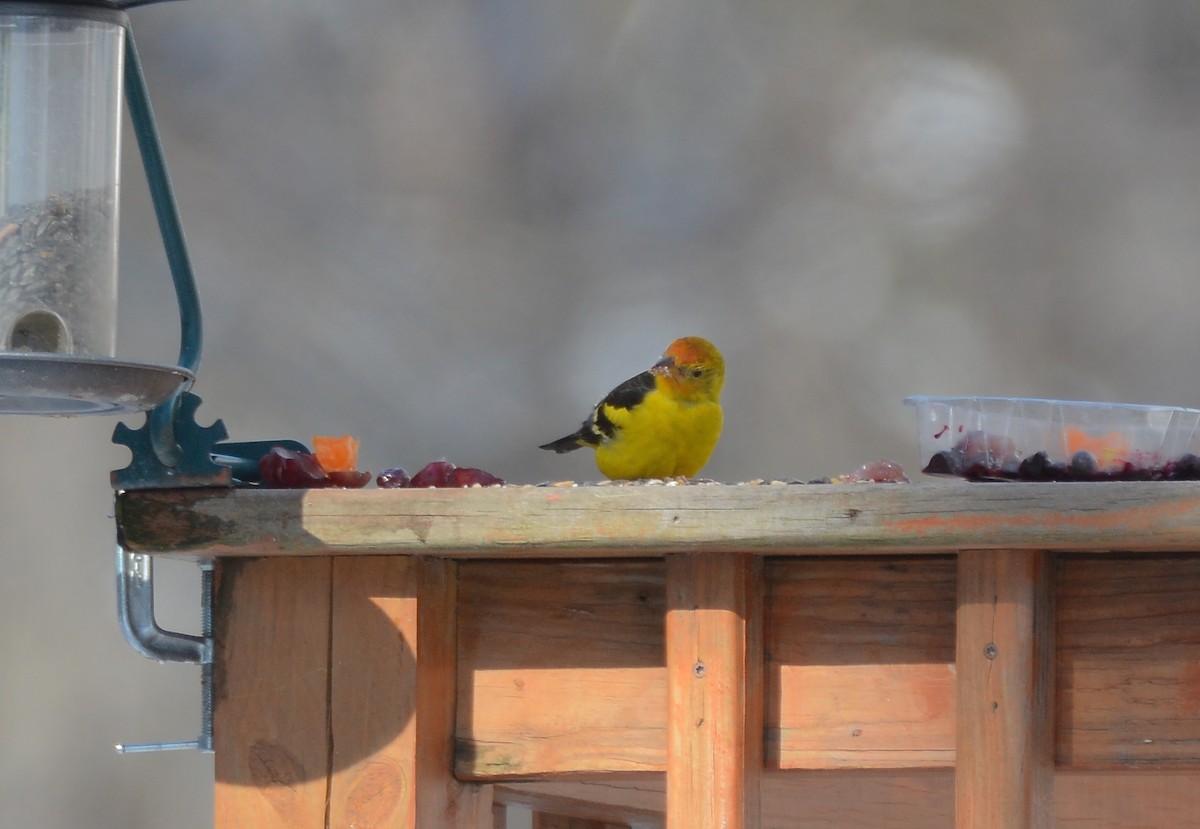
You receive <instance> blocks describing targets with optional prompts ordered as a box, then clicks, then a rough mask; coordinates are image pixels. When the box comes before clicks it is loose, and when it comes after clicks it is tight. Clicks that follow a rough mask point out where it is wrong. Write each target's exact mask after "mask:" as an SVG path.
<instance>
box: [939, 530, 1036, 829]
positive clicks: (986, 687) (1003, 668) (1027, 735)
mask: <svg viewBox="0 0 1200 829" xmlns="http://www.w3.org/2000/svg"><path fill="white" fill-rule="evenodd" d="M1053 597H1054V572H1053V567H1052V563H1051V561H1050V556H1049V555H1048V554H1047V553H1043V552H1039V551H1031V550H986V551H983V550H971V551H966V552H963V553H960V554H959V556H958V629H957V646H956V659H957V666H958V703H957V709H958V711H957V714H958V716H957V719H958V734H957V748H956V766H955V793H956V798H955V814H956V817H955V820H956V824H955V825H956V827H957V829H1051V828H1052V827H1053V825H1054V811H1053V810H1054V789H1053V783H1054V723H1053V717H1054V710H1053V708H1054V699H1053V697H1054V695H1053V688H1054V678H1053V667H1054V614H1053Z"/></svg>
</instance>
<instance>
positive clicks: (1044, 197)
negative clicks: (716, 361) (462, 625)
mask: <svg viewBox="0 0 1200 829" xmlns="http://www.w3.org/2000/svg"><path fill="white" fill-rule="evenodd" d="M131 16H132V18H133V23H134V29H135V31H136V33H137V40H138V45H139V48H140V51H141V53H142V57H143V61H144V64H145V71H146V74H147V77H148V81H149V84H150V90H151V96H152V98H153V101H154V106H155V109H156V111H157V114H158V118H159V127H160V129H161V132H162V138H163V142H164V145H165V149H166V154H167V159H168V162H169V165H170V168H171V172H172V176H173V179H174V182H175V186H176V190H177V196H178V200H179V207H180V210H181V212H182V215H183V220H184V226H185V229H186V231H187V236H188V240H189V243H190V247H191V252H192V256H193V258H194V260H195V266H196V270H197V274H198V279H199V283H200V290H201V294H202V298H203V300H204V307H205V314H206V317H205V334H206V349H205V356H204V363H203V365H202V368H201V372H200V380H199V382H198V384H197V386H196V389H195V390H196V392H197V393H198V394H200V395H201V396H202V397H203V398H204V401H205V403H204V406H202V407H201V409H200V412H199V415H198V417H199V419H200V421H201V422H202V423H208V422H210V421H211V420H213V419H215V418H218V417H219V418H222V419H223V420H224V421H225V423H226V425H227V427H228V428H229V431H230V433H231V435H232V436H233V437H234V438H235V439H254V438H273V437H292V438H297V439H300V440H303V441H307V440H308V439H309V438H310V437H311V436H312V435H313V434H344V433H351V434H354V435H356V436H357V437H358V438H359V439H360V440H361V441H362V466H363V467H365V468H368V469H371V470H374V471H378V470H379V469H381V468H382V467H385V466H393V465H401V466H405V467H407V468H408V469H409V470H410V471H414V470H415V469H416V468H418V467H420V466H421V465H423V464H424V463H425V462H427V461H429V460H432V459H435V458H440V457H446V458H449V459H450V460H452V461H454V462H456V463H458V464H459V465H465V466H481V467H483V468H485V469H488V470H490V471H492V472H495V473H497V474H499V475H502V476H504V477H506V478H508V479H509V480H510V481H515V482H538V481H544V480H551V479H555V480H560V479H576V480H593V479H595V478H596V477H597V473H596V472H595V469H594V467H593V466H592V462H591V459H590V458H589V457H587V456H586V454H585V453H583V452H580V453H577V454H575V455H569V456H555V455H552V454H549V453H545V452H540V451H538V450H537V449H536V448H535V447H536V446H537V444H539V443H542V442H544V441H547V440H549V439H552V438H556V437H558V436H560V435H562V434H565V433H566V432H567V431H569V430H571V429H573V428H574V427H575V426H576V425H578V423H579V421H580V420H581V419H582V418H583V417H584V415H585V414H586V413H587V411H588V409H589V407H590V406H591V405H592V403H594V402H595V400H596V399H598V398H599V397H600V396H601V395H602V394H603V393H604V392H606V391H607V390H608V389H609V388H610V387H612V386H613V385H615V384H616V383H617V382H619V381H621V380H623V379H625V378H626V377H628V376H630V375H632V374H634V373H636V372H638V371H640V370H642V369H643V368H645V367H647V366H648V365H649V364H650V363H651V362H652V361H653V360H654V359H655V358H656V357H657V356H658V355H659V354H660V353H661V352H662V350H663V349H664V348H665V347H666V345H667V344H668V343H669V342H670V340H672V339H673V338H675V337H677V336H682V335H688V334H700V335H704V336H706V337H708V338H710V339H712V340H713V341H714V342H716V343H717V344H718V345H719V346H720V347H721V348H722V349H723V351H724V352H725V355H726V358H727V361H728V369H729V379H728V383H727V386H726V389H727V391H726V395H725V406H726V413H727V416H726V417H727V419H726V430H725V435H724V437H723V439H722V442H721V444H720V446H719V447H718V448H717V450H716V452H715V454H714V456H713V458H712V461H711V462H710V464H709V466H708V467H707V469H706V471H705V474H706V475H707V476H710V477H713V478H716V479H719V480H724V481H740V480H747V479H752V478H760V477H762V478H771V477H789V478H802V479H809V478H815V477H818V476H823V475H831V474H838V473H842V472H847V471H850V470H852V469H854V468H856V467H857V466H858V465H860V464H861V463H863V462H864V461H868V460H871V459H874V458H880V457H886V458H891V459H893V460H896V461H899V462H900V463H902V464H903V465H904V466H905V468H906V469H907V470H908V471H909V473H910V476H912V477H914V478H920V475H919V473H918V470H917V469H916V440H915V429H914V424H915V418H914V415H913V413H912V412H911V411H910V410H908V409H907V408H906V407H905V406H903V404H902V400H903V398H904V397H905V396H906V395H908V394H918V393H925V394H958V393H975V394H996V395H1030V396H1056V397H1069V398H1080V399H1096V400H1113V401H1127V402H1147V403H1167V404H1177V405H1192V406H1195V405H1198V404H1200V388H1198V386H1197V380H1198V379H1200V361H1197V359H1196V356H1195V354H1194V353H1193V351H1192V346H1193V345H1194V337H1195V330H1196V323H1197V320H1200V291H1198V290H1197V286H1196V281H1197V274H1196V263H1197V261H1200V5H1197V4H1195V3H1193V2H1187V1H1185V0H1181V1H1180V2H1167V1H1166V0H1147V1H1145V2H1140V3H1136V4H1135V3H1128V2H1124V0H1078V1H1077V2H1062V1H1061V0H1060V1H1059V2H1050V3H1045V2H1032V0H1015V1H1014V2H1007V3H992V4H962V3H954V2H949V1H948V0H942V1H938V2H935V1H934V0H929V2H900V3H886V4H880V3H856V2H846V0H833V1H830V2H809V3H797V2H791V0H788V1H787V2H784V1H783V0H749V1H748V2H746V1H745V0H743V2H736V3H735V2H732V0H621V2H603V3H595V2H590V3H561V2H557V0H507V2H498V1H497V0H436V2H433V0H409V1H408V2H395V0H342V2H337V3H331V2H315V0H291V2H282V0H242V2H235V1H234V0H189V2H182V3H175V4H168V5H164V6H160V7H151V8H145V9H138V10H135V11H134V12H132V15H131ZM126 143H127V146H126V153H125V162H124V177H123V182H124V188H123V194H122V220H123V221H122V238H121V245H122V249H121V280H122V281H121V292H122V296H121V322H120V326H121V327H120V333H119V337H118V353H119V354H120V355H121V356H125V357H129V358H131V359H144V360H151V361H157V362H173V360H174V357H175V354H176V350H177V347H178V346H177V329H176V323H175V316H176V311H175V300H174V296H173V293H172V289H171V287H170V282H169V278H168V276H167V270H166V265H165V261H164V259H163V254H162V251H161V243H160V241H159V237H158V233H157V230H156V227H155V225H154V221H153V216H152V212H151V209H150V206H149V199H148V195H147V193H146V188H145V183H144V177H143V175H142V171H141V165H140V162H139V161H138V160H137V154H136V151H135V149H134V147H133V146H132V139H131V137H130V136H127V142H126ZM140 420H141V418H140V417H139V418H136V419H133V420H132V421H131V422H132V423H133V425H140ZM114 425H115V421H114V420H112V419H108V418H98V419H87V418H82V419H73V420H72V419H57V420H56V419H40V418H20V417H9V418H5V419H4V420H3V422H2V424H0V451H2V452H3V456H4V459H5V463H4V464H3V465H2V466H0V481H2V482H3V483H2V485H0V495H2V496H3V498H2V500H0V510H2V513H0V515H2V520H0V556H2V557H3V561H4V564H5V566H4V576H3V578H2V579H0V625H2V628H0V630H2V631H3V633H2V634H0V659H2V661H3V669H2V671H0V746H2V748H0V825H3V826H14V827H15V826H46V827H74V826H87V827H97V828H101V827H202V826H206V825H209V824H210V823H211V820H212V814H211V809H212V807H211V787H212V762H211V759H210V758H208V757H204V756H200V755H196V754H192V753H175V754H166V755H157V756H133V757H117V756H114V755H113V753H112V749H111V746H112V744H113V743H114V742H120V741H139V740H159V739H181V738H190V737H192V736H194V735H195V733H196V730H197V728H198V723H199V720H198V706H199V692H198V687H197V685H198V672H197V670H196V669H194V668H186V667H178V666H167V667H164V666H159V665H155V664H153V663H151V662H149V661H147V660H144V659H142V658H141V657H139V656H137V655H135V654H134V653H133V652H132V651H131V650H130V649H129V648H128V647H127V646H126V645H125V644H124V642H123V641H122V640H121V638H120V635H119V633H118V630H117V626H116V622H115V611H114V597H113V586H112V584H113V577H112V546H113V523H112V519H111V517H110V515H109V512H110V509H111V502H112V493H111V491H110V490H109V487H108V478H107V475H108V471H109V470H110V469H113V468H116V467H119V466H123V465H124V464H125V461H126V458H127V452H126V451H125V450H124V449H122V448H120V447H116V446H112V445H111V444H110V443H109V437H110V435H111V432H112V429H113V427H114ZM159 576H160V585H161V587H160V593H161V595H160V614H159V615H160V621H162V622H163V623H164V624H167V625H168V626H174V627H177V628H183V629H192V630H194V629H195V627H196V625H197V619H196V617H197V596H196V583H197V580H196V577H195V573H194V568H193V567H192V566H191V565H187V564H181V563H172V562H167V563H165V564H162V565H160V568H159Z"/></svg>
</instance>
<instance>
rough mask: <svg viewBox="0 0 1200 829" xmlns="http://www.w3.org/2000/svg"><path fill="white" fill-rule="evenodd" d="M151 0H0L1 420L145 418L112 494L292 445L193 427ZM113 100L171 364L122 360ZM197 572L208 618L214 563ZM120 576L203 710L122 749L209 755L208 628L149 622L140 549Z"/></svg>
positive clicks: (190, 322) (133, 432) (221, 475)
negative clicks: (168, 302)
mask: <svg viewBox="0 0 1200 829" xmlns="http://www.w3.org/2000/svg"><path fill="white" fill-rule="evenodd" d="M146 2H152V0H76V1H75V2H41V3H26V2H10V0H0V414H38V415H82V414H104V413H129V412H146V422H145V425H144V426H142V427H141V428H139V429H131V428H129V427H128V426H126V425H125V424H124V423H120V424H118V425H117V428H116V430H115V432H114V435H113V441H114V442H116V443H120V444H124V445H126V446H127V447H128V448H129V449H130V451H131V453H132V461H131V462H130V465H129V466H128V467H127V468H126V469H123V470H117V471H115V472H113V473H112V485H113V487H114V488H116V489H118V490H128V489H148V488H160V487H172V486H177V487H182V486H230V485H231V484H232V482H233V481H234V476H235V472H236V471H237V470H238V469H239V468H240V467H241V466H246V465H249V466H250V467H255V468H256V460H257V457H259V456H261V454H262V453H263V452H264V451H265V448H264V447H265V446H269V445H272V444H273V443H284V444H287V443H288V442H286V441H284V442H267V441H258V442H250V443H240V444H239V443H225V444H221V445H220V446H218V442H219V441H221V440H223V439H224V438H225V437H226V433H225V427H224V425H223V424H222V423H221V421H219V420H218V421H216V422H215V423H213V424H212V425H210V426H205V427H201V426H198V425H197V424H196V422H195V419H194V414H195V410H196V408H197V406H199V404H200V398H198V397H196V396H195V395H194V394H192V393H191V392H190V391H188V389H189V388H190V386H191V385H192V383H193V381H194V380H195V371H196V368H197V365H198V363H199V358H200V346H201V323H200V305H199V299H198V297H197V294H196V286H195V280H194V279H193V276H192V270H191V264H190V261H189V258H188V255H187V250H186V246H185V243H184V238H183V232H182V229H181V226H180V221H179V216H178V213H177V211H176V208H175V200H174V196H173V194H172V192H171V185H170V180H169V178H168V176H167V170H166V165H165V162H164V160H163V155H162V149H161V146H160V143H159V140H158V133H157V130H156V128H155V124H154V117H153V113H152V112H151V109H150V100H149V97H148V95H147V92H146V85H145V80H144V78H143V77H142V71H141V64H140V61H139V60H138V55H137V50H136V49H135V48H134V44H133V37H132V33H131V31H130V28H129V20H128V17H127V15H126V13H125V11H124V9H125V8H126V7H129V6H134V5H140V4H143V3H146ZM122 92H123V93H124V94H122ZM122 101H124V103H125V105H126V106H127V107H128V114H129V123H130V124H131V125H132V128H133V133H134V137H135V138H136V139H137V144H138V148H139V150H140V152H141V158H142V164H143V167H144V170H145V175H146V181H147V184H148V185H149V190H150V196H151V199H152V201H153V203H154V210H155V214H156V216H157V219H158V229H159V232H160V234H161V236H162V241H163V247H164V250H165V253H166V259H167V264H168V266H169V268H170V272H171V277H172V281H173V282H174V286H175V294H176V298H177V300H178V305H179V323H180V325H179V328H180V347H179V356H178V359H177V360H176V361H175V362H174V363H173V364H168V363H163V364H158V363H140V362H133V361H128V360H122V359H120V358H119V357H118V354H117V349H116V346H117V336H116V333H117V243H118V236H119V221H118V214H119V204H120V198H119V197H120V163H119V162H120V156H121V152H120V150H121V123H122ZM201 569H202V584H201V593H202V596H201V602H202V608H208V607H210V605H211V601H212V582H211V567H210V566H208V565H206V564H204V563H203V562H202V563H201ZM116 570H117V595H118V616H119V621H120V624H121V629H122V632H123V633H124V635H125V638H126V639H127V640H128V641H129V643H130V644H131V645H132V646H133V647H134V649H135V650H137V651H138V652H139V653H141V654H143V655H145V656H148V657H150V658H153V659H156V660H158V661H161V662H192V663H197V664H199V665H200V666H201V669H202V690H203V699H204V704H203V711H202V719H201V734H200V737H199V738H198V739H196V740H188V741H180V742H168V743H148V744H138V745H129V746H123V747H120V748H121V749H122V750H124V751H145V750H158V749H165V748H199V749H201V750H211V746H212V717H211V713H212V658H211V653H212V633H211V630H210V629H209V628H208V627H207V626H202V627H204V629H203V630H202V633H201V635H200V636H192V635H187V634H181V633H174V632H171V631H166V630H163V629H162V628H160V627H159V626H158V624H157V623H156V622H155V619H154V598H153V597H154V593H153V571H152V559H151V557H150V556H149V555H148V554H142V553H131V552H128V551H126V550H124V549H122V548H119V549H118V551H117V563H116ZM203 616H204V618H208V614H207V611H205V612H204V613H203Z"/></svg>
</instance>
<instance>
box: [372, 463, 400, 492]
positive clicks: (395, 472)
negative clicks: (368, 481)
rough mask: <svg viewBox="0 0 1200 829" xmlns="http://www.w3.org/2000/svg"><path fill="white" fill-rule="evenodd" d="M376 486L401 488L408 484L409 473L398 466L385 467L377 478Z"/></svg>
mask: <svg viewBox="0 0 1200 829" xmlns="http://www.w3.org/2000/svg"><path fill="white" fill-rule="evenodd" d="M375 486H377V487H379V488H380V489H399V488H401V487H406V486H408V473H407V472H405V471H404V470H403V469H401V468H400V467H398V466H393V467H392V468H391V469H385V470H383V471H382V472H380V473H379V475H378V476H377V477H376V478H375Z"/></svg>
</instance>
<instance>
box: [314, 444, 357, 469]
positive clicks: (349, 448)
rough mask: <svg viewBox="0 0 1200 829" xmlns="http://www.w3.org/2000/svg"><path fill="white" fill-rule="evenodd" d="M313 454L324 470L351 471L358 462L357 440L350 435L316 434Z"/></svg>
mask: <svg viewBox="0 0 1200 829" xmlns="http://www.w3.org/2000/svg"><path fill="white" fill-rule="evenodd" d="M313 454H314V455H316V456H317V460H318V461H320V463H321V467H322V468H323V469H324V470H325V471H326V472H353V471H354V470H355V469H356V468H357V464H358V441H357V440H355V439H354V438H353V437H351V436H350V435H342V436H341V437H332V436H329V435H316V436H315V437H313Z"/></svg>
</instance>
